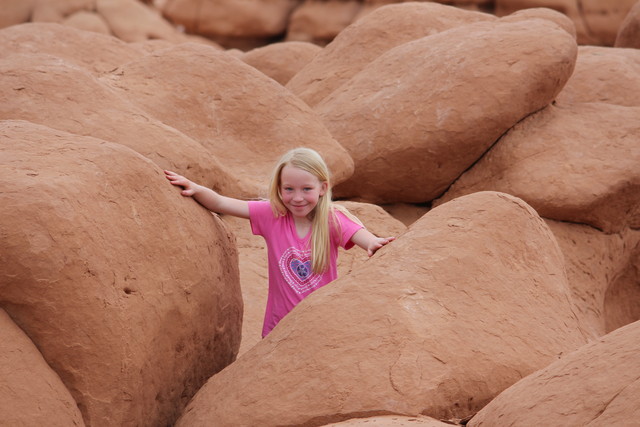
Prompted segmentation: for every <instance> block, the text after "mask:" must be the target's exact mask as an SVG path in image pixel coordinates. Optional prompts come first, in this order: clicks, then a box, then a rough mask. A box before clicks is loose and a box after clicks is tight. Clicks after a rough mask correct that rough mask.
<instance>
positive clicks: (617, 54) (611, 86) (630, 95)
mask: <svg viewBox="0 0 640 427" xmlns="http://www.w3.org/2000/svg"><path fill="white" fill-rule="evenodd" d="M556 101H557V102H558V104H576V103H580V102H603V103H606V104H616V105H624V106H627V107H633V106H635V107H640V50H638V49H620V48H611V47H598V46H580V47H579V48H578V59H577V61H576V68H575V70H574V71H573V74H572V75H571V78H570V79H569V81H568V82H567V84H566V85H565V87H564V88H563V89H562V92H560V93H559V94H558V97H557V98H556Z"/></svg>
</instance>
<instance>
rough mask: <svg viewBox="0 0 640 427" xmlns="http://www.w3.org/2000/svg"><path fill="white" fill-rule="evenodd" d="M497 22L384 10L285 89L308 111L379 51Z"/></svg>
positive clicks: (346, 33) (431, 8) (347, 33)
mask: <svg viewBox="0 0 640 427" xmlns="http://www.w3.org/2000/svg"><path fill="white" fill-rule="evenodd" d="M495 19H496V17H495V16H492V15H489V14H485V13H480V12H471V11H465V10H462V9H459V8H456V7H451V6H444V5H441V4H438V3H431V2H424V3H422V2H420V3H419V2H408V3H399V4H391V5H386V6H383V7H381V8H379V9H376V10H374V11H373V12H371V13H369V14H367V15H365V16H363V17H362V18H360V19H359V20H357V21H356V22H354V23H353V24H351V25H350V26H348V27H347V28H345V29H344V30H343V31H341V32H340V34H338V36H337V37H336V38H335V39H334V40H333V41H332V42H331V43H329V45H327V46H326V47H325V48H324V49H323V50H322V51H321V52H320V53H318V55H316V57H315V58H314V59H313V60H312V61H311V62H310V63H309V64H308V65H307V66H306V67H304V68H303V69H302V70H300V71H299V72H298V73H297V74H296V75H295V76H293V78H292V79H291V80H290V81H289V82H288V83H287V88H288V89H289V90H291V91H292V92H293V93H295V94H296V95H298V96H299V97H300V98H301V99H302V100H303V101H305V102H306V103H307V104H309V105H311V106H316V105H317V104H318V103H320V101H322V100H323V99H324V98H326V97H327V96H328V95H329V94H330V93H332V92H333V91H335V90H336V89H337V88H339V87H340V86H342V85H343V84H344V83H346V82H347V81H349V79H351V77H353V76H354V75H356V74H357V73H358V72H359V71H361V70H362V69H363V68H365V67H366V66H367V64H369V63H370V62H371V61H373V60H374V59H376V58H377V57H379V56H380V55H382V54H383V53H384V52H386V51H388V50H390V49H392V48H394V47H396V46H399V45H401V44H404V43H407V42H410V41H412V40H416V39H419V38H422V37H425V36H429V35H433V34H437V33H439V32H442V31H445V30H448V29H451V28H454V27H457V26H460V25H464V24H468V23H471V22H478V21H492V20H495Z"/></svg>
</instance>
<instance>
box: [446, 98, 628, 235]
mask: <svg viewBox="0 0 640 427" xmlns="http://www.w3.org/2000/svg"><path fill="white" fill-rule="evenodd" d="M638 117H640V108H638V107H624V106H619V105H614V104H605V103H579V104H570V105H565V106H561V105H557V106H549V107H548V108H546V109H544V110H542V111H540V112H538V113H536V114H534V115H531V116H529V117H527V118H526V119H525V120H523V121H522V122H520V123H518V124H517V125H516V126H514V127H513V128H512V129H510V130H509V132H508V133H507V134H506V135H504V136H503V137H502V138H501V139H500V141H499V142H498V143H497V144H495V146H493V147H492V148H491V150H490V151H489V152H488V153H487V154H486V155H484V156H483V157H482V159H481V160H480V161H478V162H477V163H476V164H475V165H474V166H473V168H471V169H470V170H469V171H467V172H465V173H464V175H462V176H461V177H460V179H458V180H457V181H456V183H455V184H454V185H453V186H452V187H451V189H450V190H449V191H448V192H447V193H446V194H445V195H444V197H442V198H441V199H440V200H438V201H437V203H436V204H439V203H442V202H446V201H447V200H451V199H454V198H456V197H459V196H461V195H463V194H470V193H473V192H476V191H483V190H491V191H502V192H505V193H509V194H513V195H515V196H517V197H520V198H522V199H523V200H525V201H526V202H527V203H529V204H530V205H531V206H533V207H534V209H536V211H538V213H539V214H540V215H541V216H543V217H545V218H550V219H555V220H559V221H569V222H575V223H583V224H589V225H591V226H593V227H596V228H598V229H599V230H602V231H605V232H609V233H611V232H617V231H620V230H623V229H625V228H627V227H630V228H637V227H638V226H639V225H640V191H638V190H640V170H639V169H638V164H639V163H640V145H639V144H638V141H637V135H639V134H640V121H639V120H638Z"/></svg>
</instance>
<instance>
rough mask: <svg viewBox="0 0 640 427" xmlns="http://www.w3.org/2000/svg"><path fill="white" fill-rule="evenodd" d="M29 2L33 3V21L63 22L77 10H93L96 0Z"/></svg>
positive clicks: (37, 0)
mask: <svg viewBox="0 0 640 427" xmlns="http://www.w3.org/2000/svg"><path fill="white" fill-rule="evenodd" d="M28 3H31V4H32V9H31V16H30V18H31V20H32V21H33V22H61V21H62V20H63V19H64V18H66V17H67V16H70V15H73V14H74V13H76V12H79V11H82V10H86V11H90V10H92V9H93V8H94V7H95V3H96V0H46V1H40V0H35V1H32V2H29V1H28Z"/></svg>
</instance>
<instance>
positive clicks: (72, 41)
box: [0, 23, 145, 76]
mask: <svg viewBox="0 0 640 427" xmlns="http://www.w3.org/2000/svg"><path fill="white" fill-rule="evenodd" d="M0 51H2V58H0V59H2V60H4V57H5V56H8V55H10V54H12V53H21V54H47V55H52V56H55V57H58V58H61V59H64V60H65V61H68V62H70V63H72V64H75V65H78V66H80V67H82V68H84V69H86V70H88V71H90V72H92V73H93V74H95V75H96V76H99V75H101V74H103V73H105V72H108V71H111V70H113V69H115V68H117V67H118V65H120V64H123V63H126V62H129V61H132V60H134V59H135V58H138V57H140V56H141V55H144V53H145V52H144V51H143V50H141V49H140V48H139V47H138V45H135V44H130V43H125V42H123V41H121V40H119V39H117V38H115V37H111V36H107V35H104V34H97V33H95V32H89V31H79V30H78V29H76V28H71V27H70V26H64V25H60V24H43V23H40V24H22V25H14V26H12V27H9V28H4V29H2V30H0Z"/></svg>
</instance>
